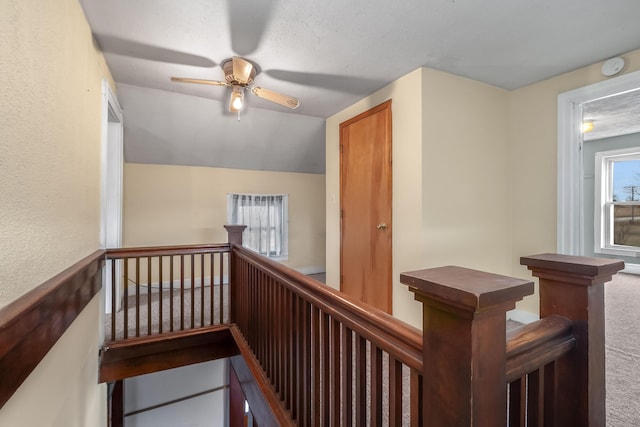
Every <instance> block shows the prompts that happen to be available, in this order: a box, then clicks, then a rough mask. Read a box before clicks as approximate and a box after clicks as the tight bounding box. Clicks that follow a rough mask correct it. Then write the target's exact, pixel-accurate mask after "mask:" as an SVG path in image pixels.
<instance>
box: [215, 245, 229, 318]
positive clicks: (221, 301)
mask: <svg viewBox="0 0 640 427" xmlns="http://www.w3.org/2000/svg"><path fill="white" fill-rule="evenodd" d="M211 268H213V254H211ZM211 277H213V272H212V273H211ZM218 281H219V283H218V311H219V313H220V322H219V323H220V325H222V324H223V323H224V252H220V279H219V280H218ZM227 286H228V285H227ZM213 289H214V288H211V324H212V325H213V300H214V298H213Z"/></svg>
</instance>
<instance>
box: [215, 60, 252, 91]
mask: <svg viewBox="0 0 640 427" xmlns="http://www.w3.org/2000/svg"><path fill="white" fill-rule="evenodd" d="M238 59H239V61H238ZM236 61H237V62H236V64H237V63H238V62H239V63H240V64H241V67H242V72H243V74H244V75H236V74H234V70H233V62H234V61H233V58H232V59H228V60H226V61H224V62H223V63H222V70H223V71H224V79H225V80H226V81H227V83H229V84H230V85H233V86H236V85H239V86H249V85H251V84H252V83H253V79H254V78H255V77H256V67H255V65H254V64H252V63H251V62H249V61H247V60H246V59H244V58H237V57H236Z"/></svg>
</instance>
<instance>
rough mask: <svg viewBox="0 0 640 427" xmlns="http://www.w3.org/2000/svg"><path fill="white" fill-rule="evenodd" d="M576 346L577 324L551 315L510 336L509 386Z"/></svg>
mask: <svg viewBox="0 0 640 427" xmlns="http://www.w3.org/2000/svg"><path fill="white" fill-rule="evenodd" d="M575 345H576V339H575V338H574V337H573V322H572V321H571V320H569V319H567V318H566V317H562V316H557V315H551V316H549V317H545V318H544V319H540V320H538V321H536V322H533V323H529V324H527V325H524V326H522V327H520V328H517V329H514V330H513V331H510V332H508V333H507V366H506V375H507V382H508V383H509V382H512V381H515V380H517V379H518V378H520V377H521V376H523V375H525V374H527V373H529V372H533V371H535V370H536V369H538V368H541V367H543V366H545V365H546V364H547V363H550V362H552V361H554V360H557V359H559V358H560V357H561V356H562V355H563V354H565V353H567V352H569V351H570V350H571V349H573V348H574V347H575Z"/></svg>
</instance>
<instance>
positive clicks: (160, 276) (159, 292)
mask: <svg viewBox="0 0 640 427" xmlns="http://www.w3.org/2000/svg"><path fill="white" fill-rule="evenodd" d="M162 258H163V257H162V256H159V257H158V269H159V271H160V273H159V276H158V282H160V287H159V289H158V312H159V313H160V319H159V320H160V322H159V324H158V332H159V333H162V323H163V319H162V317H163V316H162V308H163V307H162V287H163V285H164V284H163V282H162Z"/></svg>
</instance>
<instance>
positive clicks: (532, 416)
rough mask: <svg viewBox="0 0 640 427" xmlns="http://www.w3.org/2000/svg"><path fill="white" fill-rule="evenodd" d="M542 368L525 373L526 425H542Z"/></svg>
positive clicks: (530, 426) (534, 426)
mask: <svg viewBox="0 0 640 427" xmlns="http://www.w3.org/2000/svg"><path fill="white" fill-rule="evenodd" d="M543 370H544V368H540V369H538V370H536V371H534V372H532V373H530V374H529V375H527V377H528V378H527V424H526V425H527V427H542V420H543V407H544V404H543V402H544V395H543V392H544V377H543V376H542V375H544V374H543V372H541V371H543Z"/></svg>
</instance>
